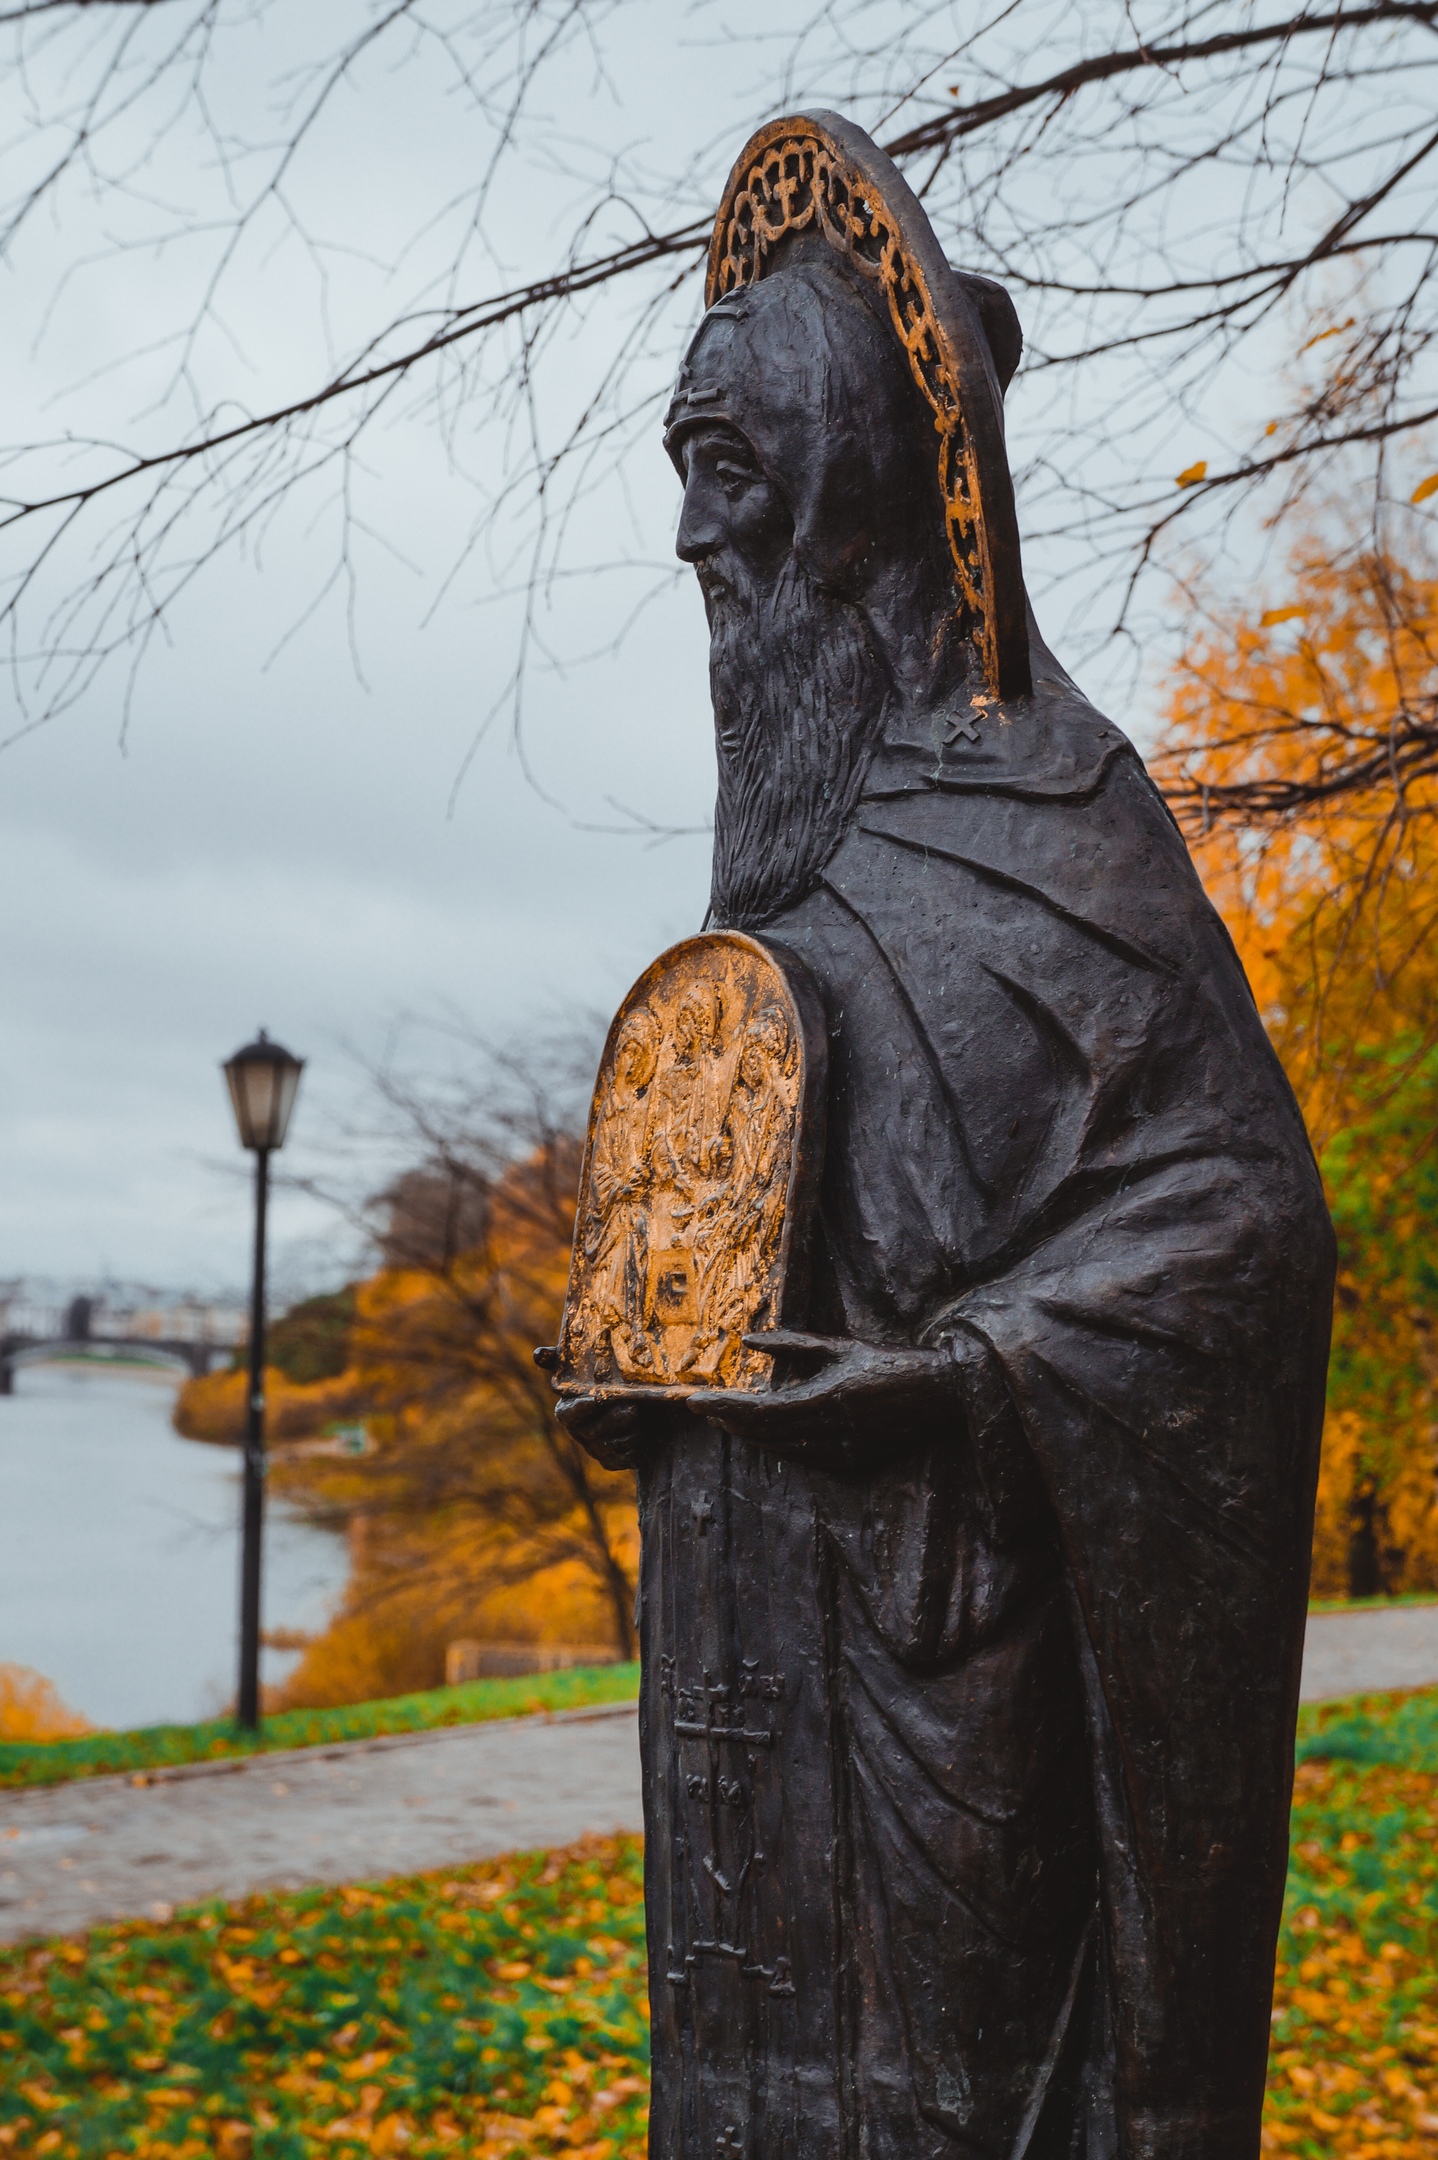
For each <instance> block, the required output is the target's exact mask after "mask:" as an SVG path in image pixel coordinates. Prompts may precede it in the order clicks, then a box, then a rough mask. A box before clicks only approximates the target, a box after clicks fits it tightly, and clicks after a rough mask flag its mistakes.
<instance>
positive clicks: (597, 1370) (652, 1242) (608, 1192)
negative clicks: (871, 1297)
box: [556, 931, 824, 1391]
mask: <svg viewBox="0 0 1438 2160" xmlns="http://www.w3.org/2000/svg"><path fill="white" fill-rule="evenodd" d="M817 1010H818V1007H817V998H816V996H815V994H814V992H813V990H812V988H811V987H810V986H809V984H808V981H807V977H805V976H804V975H803V971H802V969H801V968H800V967H799V965H798V963H797V962H796V961H794V960H793V959H792V958H791V957H790V956H788V955H785V956H783V958H782V959H781V958H780V957H779V956H778V955H777V954H775V953H773V952H771V951H769V950H767V949H766V948H765V947H764V946H763V945H761V944H759V943H758V941H757V940H756V939H754V938H750V937H742V936H739V935H738V934H736V933H733V932H727V931H716V932H714V933H712V934H710V935H708V936H704V937H695V938H687V939H685V941H684V942H683V944H680V945H676V946H674V947H673V948H672V949H671V950H670V951H669V952H667V953H665V954H664V955H663V956H662V957H661V958H660V959H658V960H656V961H655V962H654V964H653V966H652V967H650V968H649V969H648V970H646V972H645V974H644V975H643V976H641V978H640V980H639V981H638V983H636V984H635V986H634V988H633V990H631V992H630V993H629V996H628V997H627V998H626V999H625V1001H624V1003H623V1005H622V1006H621V1007H620V1009H619V1012H618V1014H617V1015H616V1016H615V1020H614V1024H613V1026H612V1027H611V1028H610V1031H609V1039H608V1041H607V1043H606V1044H605V1049H604V1058H603V1061H602V1063H601V1065H600V1069H599V1078H598V1081H597V1082H596V1085H595V1091H594V1106H593V1109H592V1112H591V1114H590V1123H589V1143H588V1147H587V1149H586V1152H585V1160H584V1173H583V1177H582V1180H581V1185H580V1195H579V1212H578V1216H577V1218H576V1226H575V1239H574V1254H573V1258H572V1261H571V1265H570V1275H569V1292H568V1296H567V1298H566V1301H565V1309H564V1325H563V1330H562V1332H561V1335H560V1356H559V1366H558V1371H557V1374H556V1378H557V1381H558V1384H559V1386H560V1387H561V1388H564V1389H567V1390H578V1389H593V1388H600V1389H609V1388H620V1389H626V1390H627V1389H629V1388H634V1387H644V1388H648V1387H657V1388H664V1389H666V1390H671V1391H672V1390H685V1391H687V1390H689V1389H691V1388H699V1387H728V1388H734V1387H737V1388H763V1387H767V1386H768V1385H769V1383H770V1379H771V1377H772V1364H773V1361H772V1359H770V1358H768V1357H766V1356H765V1355H764V1354H763V1353H762V1352H759V1351H754V1350H749V1349H746V1348H745V1346H744V1342H743V1339H742V1338H743V1337H744V1336H745V1335H746V1334H748V1333H752V1332H755V1331H762V1330H763V1329H765V1328H772V1327H778V1326H780V1325H782V1324H784V1323H785V1322H786V1321H787V1322H792V1320H793V1317H794V1314H793V1301H794V1296H795V1293H796V1291H797V1290H798V1288H799V1281H800V1277H801V1275H802V1271H803V1259H804V1250H803V1248H804V1238H805V1231H806V1227H807V1224H806V1220H805V1218H806V1216H807V1211H808V1199H809V1192H808V1188H809V1183H810V1179H809V1176H808V1170H809V1165H810V1163H811V1161H812V1160H814V1159H815V1158H816V1155H817V1142H818V1140H819V1137H820V1136H819V1135H817V1134H816V1133H815V1131H814V1126H815V1123H816V1121H817V1120H819V1119H821V1118H822V1115H823V1091H822V1080H823V1057H824V1036H823V1029H822V1026H821V1025H819V1024H818V1022H817Z"/></svg>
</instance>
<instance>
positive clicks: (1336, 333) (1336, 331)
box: [1298, 315, 1353, 353]
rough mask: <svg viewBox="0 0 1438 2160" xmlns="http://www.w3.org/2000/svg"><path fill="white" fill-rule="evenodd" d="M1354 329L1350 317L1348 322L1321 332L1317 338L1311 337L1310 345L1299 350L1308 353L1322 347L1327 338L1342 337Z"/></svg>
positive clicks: (1337, 324)
mask: <svg viewBox="0 0 1438 2160" xmlns="http://www.w3.org/2000/svg"><path fill="white" fill-rule="evenodd" d="M1352 328H1353V317H1352V316H1351V315H1350V316H1349V318H1348V320H1347V322H1341V323H1335V324H1334V325H1333V328H1332V329H1331V330H1320V331H1319V332H1318V335H1317V336H1316V337H1311V338H1310V339H1309V340H1308V343H1307V344H1306V345H1300V346H1299V348H1298V350H1299V351H1300V352H1301V353H1305V352H1308V351H1310V350H1311V349H1312V347H1313V346H1315V345H1321V344H1322V343H1323V340H1324V339H1325V338H1331V337H1342V335H1343V333H1344V331H1345V330H1351V329H1352Z"/></svg>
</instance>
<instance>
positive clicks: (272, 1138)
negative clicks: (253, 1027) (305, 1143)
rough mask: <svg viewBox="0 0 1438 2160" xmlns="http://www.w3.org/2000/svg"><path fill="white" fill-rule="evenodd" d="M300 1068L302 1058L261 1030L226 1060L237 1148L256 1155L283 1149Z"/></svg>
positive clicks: (298, 1082) (301, 1069)
mask: <svg viewBox="0 0 1438 2160" xmlns="http://www.w3.org/2000/svg"><path fill="white" fill-rule="evenodd" d="M304 1069H305V1061H304V1059H303V1058H297V1057H292V1056H291V1055H290V1053H289V1051H288V1050H286V1049H285V1048H283V1046H282V1045H281V1044H279V1043H275V1042H271V1041H270V1039H269V1037H268V1035H266V1033H265V1031H264V1029H263V1028H261V1029H260V1032H259V1035H258V1037H257V1038H256V1040H255V1041H254V1042H252V1043H246V1045H245V1047H244V1049H243V1050H237V1051H236V1052H235V1054H234V1056H233V1057H232V1058H230V1059H229V1060H228V1062H227V1063H226V1065H225V1068H224V1073H225V1079H226V1081H227V1083H228V1085H229V1090H230V1101H231V1103H232V1104H233V1105H234V1111H235V1123H236V1125H237V1126H238V1127H239V1129H240V1145H241V1147H247V1148H250V1149H252V1150H254V1151H255V1152H256V1153H258V1152H260V1151H261V1150H263V1151H265V1152H268V1151H269V1150H270V1149H272V1148H281V1147H283V1146H284V1144H285V1134H286V1132H287V1131H288V1130H289V1123H290V1112H291V1111H292V1110H293V1109H294V1106H295V1096H296V1094H297V1092H298V1090H299V1084H300V1074H301V1073H302V1072H303V1071H304Z"/></svg>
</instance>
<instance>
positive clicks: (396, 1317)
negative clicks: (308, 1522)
mask: <svg viewBox="0 0 1438 2160" xmlns="http://www.w3.org/2000/svg"><path fill="white" fill-rule="evenodd" d="M576 1170H577V1153H576V1150H575V1149H574V1147H573V1145H572V1143H570V1142H568V1141H565V1140H556V1141H555V1142H553V1143H551V1144H550V1145H549V1146H547V1147H541V1148H540V1149H538V1150H536V1151H535V1152H534V1153H533V1154H531V1155H530V1156H528V1157H527V1158H526V1159H525V1160H524V1161H522V1162H519V1163H512V1164H510V1165H509V1166H508V1168H507V1169H505V1170H504V1171H503V1173H502V1174H501V1175H499V1176H498V1177H496V1178H494V1179H492V1180H489V1181H477V1180H476V1179H475V1178H474V1177H473V1176H470V1177H469V1179H468V1183H467V1186H466V1189H465V1191H464V1192H463V1193H462V1195H461V1196H460V1199H459V1200H458V1201H457V1200H456V1198H455V1195H454V1193H453V1192H452V1191H451V1190H449V1189H448V1188H447V1187H446V1185H445V1178H446V1176H447V1175H448V1174H449V1172H448V1170H447V1169H443V1168H437V1169H435V1170H434V1171H433V1172H432V1173H428V1175H430V1176H431V1177H432V1180H433V1184H434V1187H435V1191H434V1192H433V1193H432V1194H431V1198H432V1199H433V1201H434V1206H433V1208H432V1210H430V1211H429V1212H428V1213H427V1212H426V1210H425V1209H424V1208H423V1207H422V1206H419V1201H418V1200H417V1193H416V1188H417V1184H419V1183H422V1180H421V1179H419V1177H418V1174H414V1175H412V1176H411V1177H410V1179H408V1180H407V1181H405V1191H404V1216H403V1224H402V1228H403V1236H392V1237H391V1240H390V1244H391V1252H390V1259H391V1263H392V1264H391V1265H389V1266H387V1267H385V1268H383V1269H381V1270H380V1272H379V1273H377V1274H376V1275H374V1276H372V1277H371V1278H370V1279H369V1280H368V1281H367V1282H364V1283H361V1284H360V1285H358V1287H357V1290H356V1293H355V1306H354V1321H353V1327H352V1332H351V1338H350V1344H351V1367H350V1370H349V1372H348V1373H347V1374H346V1375H345V1376H344V1385H345V1386H346V1388H348V1389H350V1390H351V1393H352V1400H353V1401H354V1402H356V1403H357V1404H360V1405H362V1406H363V1412H364V1416H365V1422H366V1427H367V1430H368V1432H369V1434H370V1437H371V1440H372V1441H373V1443H374V1452H373V1453H372V1454H371V1455H370V1456H368V1457H366V1458H364V1459H357V1460H354V1461H346V1462H323V1463H320V1462H315V1461H306V1462H304V1463H302V1464H297V1465H292V1466H289V1467H287V1468H286V1469H285V1470H283V1471H282V1472H281V1473H280V1476H279V1479H278V1481H277V1482H278V1483H279V1485H280V1488H281V1489H282V1490H284V1491H287V1492H291V1493H294V1494H296V1495H300V1496H303V1497H307V1498H308V1499H309V1501H310V1502H311V1503H312V1504H314V1505H318V1506H322V1507H324V1508H327V1509H329V1510H332V1511H335V1512H340V1511H343V1512H345V1513H347V1514H349V1516H350V1519H351V1523H352V1539H353V1563H352V1577H351V1582H350V1585H349V1590H348V1594H347V1597H346V1601H345V1605H344V1608H343V1610H342V1611H341V1612H340V1614H339V1615H338V1616H337V1618H336V1620H335V1621H334V1623H333V1624H332V1626H331V1627H330V1628H329V1629H328V1630H327V1631H326V1633H325V1634H324V1635H323V1636H322V1637H321V1638H320V1639H319V1640H318V1641H317V1642H316V1643H315V1644H314V1645H312V1646H311V1648H310V1649H309V1650H308V1651H306V1653H305V1655H304V1656H303V1658H302V1659H301V1661H300V1664H299V1666H298V1668H297V1670H296V1671H295V1673H294V1674H293V1676H292V1677H291V1679H290V1681H289V1682H288V1683H287V1686H286V1688H285V1691H284V1699H285V1702H286V1704H287V1705H292V1706H294V1707H322V1706H325V1705H328V1704H331V1703H339V1702H347V1701H356V1700H360V1699H363V1698H365V1697H369V1696H375V1695H381V1694H386V1693H395V1692H400V1691H402V1690H406V1689H409V1688H418V1687H430V1686H434V1685H436V1684H437V1683H438V1682H439V1681H440V1680H442V1678H443V1671H444V1649H445V1645H446V1643H448V1642H450V1641H453V1640H455V1639H457V1638H459V1637H463V1636H480V1637H484V1636H491V1637H493V1636H499V1637H503V1638H504V1639H506V1640H509V1641H533V1642H605V1641H609V1642H612V1643H613V1645H614V1648H615V1651H616V1653H618V1654H620V1655H624V1656H628V1655H631V1654H632V1646H633V1621H632V1617H631V1615H632V1607H633V1602H634V1583H635V1576H636V1572H637V1566H638V1525H637V1518H636V1513H635V1507H634V1498H633V1485H632V1481H631V1480H630V1479H629V1478H627V1477H622V1476H616V1475H614V1474H613V1473H610V1472H607V1471H604V1470H602V1469H600V1468H599V1466H598V1465H597V1464H595V1463H594V1462H592V1461H591V1460H590V1458H589V1457H588V1456H586V1455H585V1454H584V1453H583V1451H582V1450H581V1449H579V1448H577V1447H576V1446H575V1444H574V1443H573V1442H572V1441H571V1440H570V1439H569V1437H568V1435H567V1434H566V1433H565V1432H564V1431H563V1430H562V1428H561V1427H560V1426H559V1425H558V1424H557V1423H556V1421H555V1418H554V1414H553V1400H554V1399H553V1395H552V1392H551V1390H550V1387H549V1383H548V1381H547V1379H546V1378H545V1376H544V1375H543V1374H542V1373H541V1372H539V1371H538V1370H537V1368H536V1366H535V1364H534V1346H535V1344H536V1343H543V1342H553V1341H554V1340H555V1339H556V1335H557V1331H558V1322H559V1313H560V1309H561V1307H562V1304H563V1299H564V1289H565V1283H566V1280H567V1276H568V1266H569V1244H570V1236H571V1231H572V1225H573V1218H574V1186H575V1174H576ZM419 1199H420V1200H422V1199H423V1194H420V1195H419ZM455 1221H460V1222H462V1223H463V1224H464V1228H465V1236H466V1242H465V1244H464V1247H463V1249H462V1250H459V1251H451V1250H449V1239H448V1236H447V1235H442V1236H434V1235H432V1233H433V1231H434V1225H435V1223H436V1222H438V1223H440V1224H441V1225H443V1226H446V1228H447V1226H449V1225H451V1224H452V1223H453V1222H455Z"/></svg>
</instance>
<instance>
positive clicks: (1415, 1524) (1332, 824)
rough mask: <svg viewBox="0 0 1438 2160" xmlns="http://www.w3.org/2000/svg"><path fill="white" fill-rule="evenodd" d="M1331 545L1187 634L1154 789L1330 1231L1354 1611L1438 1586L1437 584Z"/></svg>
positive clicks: (1336, 1413)
mask: <svg viewBox="0 0 1438 2160" xmlns="http://www.w3.org/2000/svg"><path fill="white" fill-rule="evenodd" d="M1335 524H1336V525H1337V528H1338V529H1339V530H1340V531H1341V526H1342V520H1341V518H1340V519H1338V520H1330V521H1327V522H1326V523H1325V526H1324V530H1323V532H1322V533H1319V532H1318V531H1315V532H1314V533H1313V534H1312V536H1311V537H1310V538H1309V539H1308V540H1307V541H1306V542H1305V543H1304V544H1301V545H1300V546H1299V547H1298V548H1297V549H1296V550H1295V552H1294V554H1293V557H1292V560H1291V564H1290V570H1289V577H1288V581H1287V585H1288V589H1287V590H1286V592H1285V593H1284V594H1283V595H1282V596H1281V598H1279V599H1278V600H1277V602H1276V604H1275V605H1273V606H1270V607H1267V608H1262V609H1256V610H1254V611H1252V612H1248V611H1240V612H1238V613H1237V614H1229V613H1222V612H1218V613H1215V614H1213V615H1212V616H1210V618H1209V619H1208V621H1207V622H1206V623H1205V624H1204V625H1203V626H1202V627H1201V628H1200V630H1199V631H1198V633H1197V634H1196V635H1195V636H1194V637H1193V639H1192V640H1191V642H1190V644H1189V647H1188V650H1187V652H1186V654H1185V657H1184V661H1183V664H1182V668H1181V670H1180V672H1179V675H1178V677H1177V680H1176V684H1175V687H1174V689H1173V692H1172V695H1171V700H1170V705H1169V711H1168V718H1167V732H1166V736H1165V738H1164V741H1163V743H1162V746H1161V749H1160V752H1159V755H1158V757H1157V759H1156V760H1155V770H1156V772H1157V774H1158V776H1159V778H1160V779H1161V781H1162V782H1163V783H1164V785H1165V786H1166V788H1167V790H1168V793H1169V799H1170V801H1171V802H1172V803H1173V804H1174V805H1175V807H1176V808H1177V809H1178V811H1179V813H1180V815H1181V816H1182V818H1183V820H1184V822H1185V825H1186V828H1187V831H1188V836H1189V839H1190V842H1191V845H1192V847H1193V850H1194V853H1195V856H1196V858H1197V861H1198V864H1199V867H1200V870H1201V872H1202V873H1203V875H1204V877H1205V880H1206V882H1207V884H1208V888H1209V890H1210V892H1211V893H1212V895H1213V896H1214V898H1215V899H1216V901H1217V902H1218V904H1219V906H1220V908H1221V909H1222V912H1223V914H1224V916H1225V918H1226V920H1227V922H1228V924H1229V927H1230V928H1231V930H1232V931H1233V933H1234V936H1235V939H1236V941H1237V943H1238V946H1239V949H1240V952H1241V954H1242V957H1243V959H1244V962H1245V964H1246V966H1247V969H1248V973H1249V979H1250V981H1251V982H1252V984H1253V986H1254V991H1255V995H1256V996H1257V999H1258V1002H1259V1006H1260V1009H1261V1011H1262V1013H1263V1017H1264V1019H1265V1021H1266V1023H1267V1025H1268V1029H1269V1032H1270V1035H1271V1037H1272V1039H1273V1042H1274V1044H1275V1047H1276V1048H1277V1050H1278V1052H1279V1055H1280V1056H1281V1057H1282V1059H1283V1062H1284V1064H1285V1066H1286V1068H1287V1070H1288V1073H1289V1076H1290V1078H1291V1079H1292V1081H1293V1083H1294V1086H1295V1088H1296V1090H1297V1093H1298V1096H1299V1100H1300V1102H1301V1104H1302V1107H1303V1110H1304V1113H1305V1116H1306V1117H1307V1120H1308V1125H1309V1131H1310V1133H1311V1134H1312V1137H1313V1141H1314V1145H1315V1148H1316V1150H1317V1153H1318V1157H1319V1161H1320V1165H1321V1167H1322V1170H1323V1175H1324V1180H1325V1184H1326V1187H1327V1190H1328V1195H1329V1201H1330V1205H1331V1207H1332V1209H1333V1214H1334V1219H1335V1223H1336V1226H1337V1230H1338V1237H1339V1256H1340V1258H1339V1279H1338V1295H1337V1306H1336V1312H1335V1324H1334V1348H1333V1361H1332V1366H1331V1372H1330V1388H1329V1420H1328V1426H1327V1431H1326V1436H1325V1445H1324V1468H1323V1478H1322V1484H1321V1487H1320V1496H1319V1534H1318V1544H1317V1550H1316V1555H1315V1581H1316V1585H1317V1587H1318V1588H1319V1589H1320V1590H1322V1591H1326V1592H1328V1593H1330V1594H1331V1593H1335V1592H1337V1593H1344V1592H1346V1593H1348V1594H1351V1595H1360V1596H1361V1595H1369V1594H1372V1593H1373V1592H1376V1591H1379V1590H1395V1589H1409V1588H1418V1587H1423V1588H1433V1587H1435V1586H1438V1505H1435V1500H1438V1489H1435V1476H1438V1337H1435V1327H1438V756H1435V754H1434V744H1435V721H1436V720H1438V577H1435V574H1434V572H1433V569H1432V566H1431V565H1430V564H1429V562H1428V560H1427V558H1426V557H1425V555H1424V554H1423V552H1422V548H1421V541H1420V540H1419V539H1418V538H1415V536H1414V535H1413V534H1412V533H1411V532H1410V534H1409V535H1408V536H1407V537H1408V539H1409V541H1410V543H1411V544H1410V546H1409V549H1408V551H1407V554H1406V558H1404V557H1400V556H1399V555H1398V554H1397V553H1396V552H1395V551H1393V550H1392V549H1373V548H1369V547H1364V546H1362V545H1359V546H1352V545H1351V544H1350V545H1349V546H1348V547H1347V548H1346V549H1345V548H1344V547H1343V546H1342V545H1341V542H1340V544H1339V545H1338V546H1337V547H1335V546H1334V544H1333V541H1332V533H1333V530H1334V527H1335Z"/></svg>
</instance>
